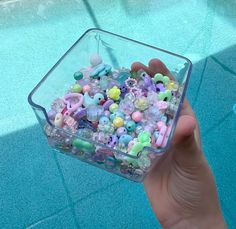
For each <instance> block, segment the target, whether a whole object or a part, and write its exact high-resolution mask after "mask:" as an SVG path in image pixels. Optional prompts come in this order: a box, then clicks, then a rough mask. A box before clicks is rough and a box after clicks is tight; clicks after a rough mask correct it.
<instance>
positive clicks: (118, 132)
mask: <svg viewBox="0 0 236 229" xmlns="http://www.w3.org/2000/svg"><path fill="white" fill-rule="evenodd" d="M116 134H117V135H118V137H120V136H121V135H123V134H127V130H126V128H125V127H119V128H118V129H117V131H116Z"/></svg>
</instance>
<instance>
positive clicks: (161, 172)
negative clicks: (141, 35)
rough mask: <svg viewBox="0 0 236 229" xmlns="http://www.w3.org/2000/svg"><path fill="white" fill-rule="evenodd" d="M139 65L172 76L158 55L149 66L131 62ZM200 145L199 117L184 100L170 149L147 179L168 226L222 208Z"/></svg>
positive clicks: (135, 66)
mask: <svg viewBox="0 0 236 229" xmlns="http://www.w3.org/2000/svg"><path fill="white" fill-rule="evenodd" d="M139 69H143V70H145V71H147V72H148V73H149V74H150V75H154V74H155V73H157V72H160V73H163V74H165V75H168V76H169V77H172V76H171V75H170V72H169V70H168V69H167V68H166V66H165V65H164V64H163V63H162V62H160V61H159V60H157V59H153V60H151V61H150V62H149V67H146V66H145V65H143V64H141V63H138V62H136V63H134V64H133V65H132V70H133V71H137V70H139ZM200 149H201V143H200V136H199V128H198V125H197V121H196V119H195V116H194V113H193V111H192V109H191V107H190V105H189V104H188V102H187V101H185V102H184V105H183V108H182V111H181V113H180V118H179V121H178V124H177V127H176V130H175V134H174V137H173V140H172V145H171V147H170V149H169V151H168V152H166V153H165V154H164V155H163V156H162V158H161V159H160V160H159V161H158V162H157V164H156V165H155V166H154V167H153V169H152V170H151V171H150V173H149V174H148V175H147V177H146V178H145V180H144V185H145V189H146V192H147V195H148V198H149V200H150V203H151V205H152V208H153V210H154V212H155V214H156V216H157V218H158V219H159V221H160V222H161V224H162V225H164V226H166V227H172V225H175V224H177V223H178V222H180V221H185V220H187V219H189V218H190V219H191V218H194V217H199V219H202V218H204V215H208V214H209V212H212V214H215V212H217V211H218V210H219V206H218V201H217V193H216V189H215V183H214V179H213V177H212V174H211V171H210V169H209V167H208V164H207V162H206V160H205V159H204V156H203V154H202V152H201V150H200ZM206 206H207V207H206Z"/></svg>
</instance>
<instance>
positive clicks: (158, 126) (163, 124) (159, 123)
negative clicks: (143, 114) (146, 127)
mask: <svg viewBox="0 0 236 229" xmlns="http://www.w3.org/2000/svg"><path fill="white" fill-rule="evenodd" d="M163 126H166V124H165V123H164V122H162V121H160V122H158V123H157V129H158V130H160V129H161V128H162V127H163Z"/></svg>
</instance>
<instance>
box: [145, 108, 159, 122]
mask: <svg viewBox="0 0 236 229" xmlns="http://www.w3.org/2000/svg"><path fill="white" fill-rule="evenodd" d="M161 116H162V113H161V112H160V111H159V109H158V108H157V107H149V108H148V109H147V110H146V111H144V117H145V119H146V120H148V121H153V122H157V121H159V120H160V119H161Z"/></svg>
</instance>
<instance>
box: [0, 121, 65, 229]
mask: <svg viewBox="0 0 236 229" xmlns="http://www.w3.org/2000/svg"><path fill="white" fill-rule="evenodd" d="M6 128H7V127H6ZM0 145H1V154H0V177H1V179H0V187H1V188H0V196H1V198H0V228H23V227H25V226H26V225H29V224H31V223H32V222H35V221H37V220H38V219H40V218H43V217H45V216H47V215H50V214H52V213H53V212H56V211H57V210H59V209H61V208H62V207H64V206H66V205H68V201H67V197H66V193H65V190H64V187H63V185H62V182H61V178H60V176H59V174H58V169H57V167H56V163H55V161H54V157H53V154H52V151H51V150H50V149H49V147H48V145H47V142H46V139H45V137H44V136H43V135H42V134H41V129H40V127H39V125H35V126H32V127H30V128H26V129H23V130H21V131H17V132H14V133H12V134H9V135H6V136H2V137H1V138H0Z"/></svg>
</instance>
